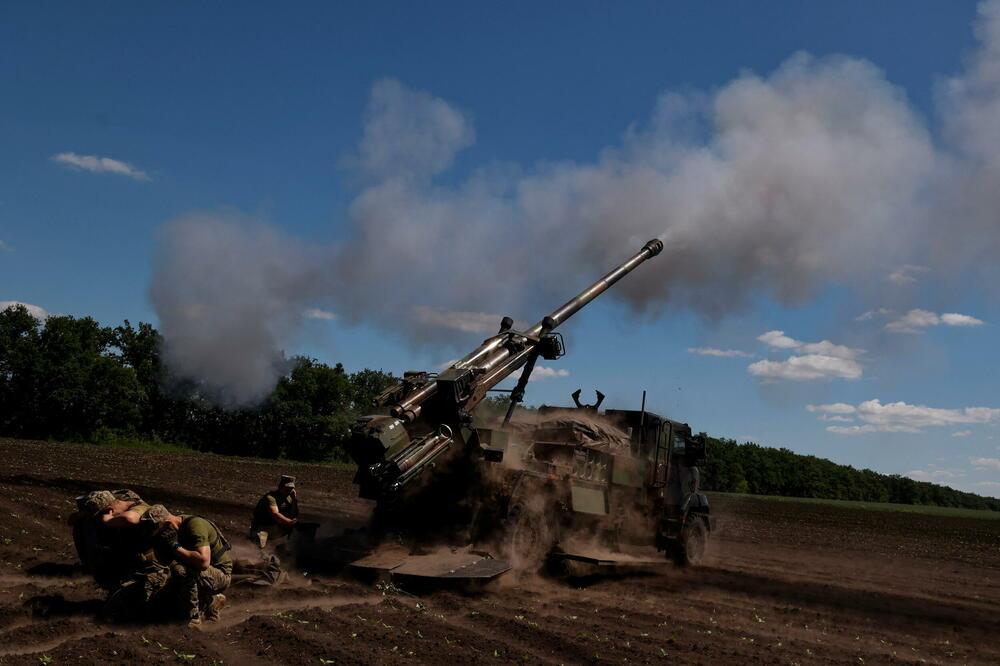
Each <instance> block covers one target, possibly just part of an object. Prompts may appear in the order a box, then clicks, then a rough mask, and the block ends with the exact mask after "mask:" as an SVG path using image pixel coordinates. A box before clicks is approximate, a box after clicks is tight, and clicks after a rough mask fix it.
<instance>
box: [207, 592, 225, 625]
mask: <svg viewBox="0 0 1000 666" xmlns="http://www.w3.org/2000/svg"><path fill="white" fill-rule="evenodd" d="M225 605H226V595H224V594H216V595H214V596H213V597H212V601H211V602H210V603H209V604H208V608H207V609H205V619H206V620H208V621H209V622H218V621H219V614H220V611H221V610H222V609H223V607H224V606H225Z"/></svg>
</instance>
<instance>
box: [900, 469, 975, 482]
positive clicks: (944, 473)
mask: <svg viewBox="0 0 1000 666" xmlns="http://www.w3.org/2000/svg"><path fill="white" fill-rule="evenodd" d="M904 476H908V477H910V478H911V479H913V480H914V481H936V480H938V479H960V478H962V477H963V476H965V472H963V471H962V470H960V469H940V468H935V467H931V468H930V469H912V470H910V471H909V472H906V473H905V475H904Z"/></svg>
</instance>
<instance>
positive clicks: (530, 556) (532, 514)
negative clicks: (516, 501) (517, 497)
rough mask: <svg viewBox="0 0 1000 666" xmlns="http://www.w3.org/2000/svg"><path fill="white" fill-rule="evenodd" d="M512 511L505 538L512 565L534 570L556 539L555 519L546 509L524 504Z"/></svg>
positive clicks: (542, 562) (540, 564)
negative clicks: (532, 507)
mask: <svg viewBox="0 0 1000 666" xmlns="http://www.w3.org/2000/svg"><path fill="white" fill-rule="evenodd" d="M511 513H512V515H511V516H510V518H509V519H508V521H509V522H508V527H507V530H506V534H505V539H504V541H505V548H504V550H505V551H506V554H507V557H508V558H509V559H510V561H511V564H513V565H514V566H515V568H518V569H524V570H529V571H534V570H537V569H538V568H540V567H541V566H542V565H543V564H544V563H545V560H546V558H547V556H548V554H549V552H551V550H552V548H553V547H554V546H555V544H556V542H557V540H558V539H557V535H556V529H555V523H554V521H553V520H551V519H550V518H549V516H548V514H547V513H546V512H544V511H542V512H538V511H533V510H531V509H530V508H528V507H526V506H523V505H521V506H516V507H514V509H513V510H512V512H511Z"/></svg>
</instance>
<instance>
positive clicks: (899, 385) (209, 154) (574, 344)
mask: <svg viewBox="0 0 1000 666" xmlns="http://www.w3.org/2000/svg"><path fill="white" fill-rule="evenodd" d="M975 15H976V5H975V3H973V2H963V1H957V0H956V1H949V2H944V1H941V0H935V1H920V0H908V1H906V2H903V1H888V0H886V1H883V2H877V3H873V2H869V1H841V2H760V1H754V2H750V1H747V2H712V3H706V2H676V3H663V2H655V3H654V2H632V3H607V2H581V3H555V2H542V3H539V2H530V3H529V2H513V3H489V4H487V3H467V2H463V3H445V2H438V3H431V4H428V3H406V2H399V3H382V2H371V3H296V4H294V5H284V6H279V5H277V4H274V3H210V4H207V5H206V4H205V3H188V2H182V3H169V4H160V5H155V6H154V5H149V4H141V3H139V4H136V3H110V2H97V3H75V2H61V3H51V2H7V3H3V4H2V5H0V243H2V244H3V245H2V246H0V301H5V300H17V301H22V302H26V303H31V304H34V305H37V306H39V307H41V308H44V309H45V310H47V311H49V312H53V313H61V314H73V315H87V314H89V315H93V316H95V317H96V318H98V319H99V320H101V321H104V322H107V323H115V322H119V321H120V320H122V319H126V318H127V319H130V320H132V321H136V320H146V321H153V322H156V315H155V313H154V311H153V309H152V307H151V305H150V303H149V299H148V297H147V290H148V287H149V283H150V279H151V261H152V256H153V252H154V248H155V244H156V238H157V233H158V229H160V228H161V227H162V225H164V223H166V222H167V221H168V220H171V219H172V218H175V217H177V216H178V215H182V214H185V213H188V212H192V211H204V210H219V209H225V208H233V209H237V210H240V211H243V212H245V213H249V214H252V215H256V216H260V217H263V218H266V219H267V220H269V221H270V222H271V223H272V224H274V225H276V226H278V227H280V228H281V229H282V230H284V231H285V232H286V233H288V234H289V235H291V236H293V237H296V238H300V239H305V240H306V241H307V242H310V243H316V244H329V243H335V242H337V241H339V240H341V239H343V238H344V237H345V235H346V234H347V233H348V227H347V223H346V219H347V216H348V207H349V205H350V203H351V202H352V201H353V200H354V198H355V197H356V196H357V193H358V184H357V183H356V182H353V181H354V178H353V176H352V175H351V174H350V173H349V172H347V171H345V169H344V168H343V159H344V156H345V155H348V154H350V153H352V151H354V150H355V149H356V147H357V145H358V141H359V138H360V136H361V131H362V117H363V113H364V110H365V108H366V105H367V103H368V100H369V95H370V93H371V90H372V86H373V84H374V83H375V82H376V81H379V80H382V79H385V78H393V79H396V80H398V81H400V82H401V83H402V84H403V85H405V86H407V87H408V88H411V89H415V90H420V91H427V92H428V93H430V94H431V95H434V96H436V97H439V98H441V99H443V100H447V102H448V103H449V104H452V105H454V107H456V108H458V109H461V110H462V111H463V112H465V113H467V114H468V116H469V117H470V118H471V119H472V121H473V122H474V126H475V134H476V141H475V143H474V145H472V146H471V148H469V149H468V150H466V151H464V152H462V153H460V154H459V156H458V158H457V162H456V164H455V167H454V169H453V170H452V171H450V172H449V174H448V175H447V176H446V179H454V180H456V181H457V180H461V179H462V178H464V176H465V175H467V174H468V173H470V172H471V171H472V170H473V169H476V168H480V167H484V166H487V165H490V164H497V163H501V164H515V165H520V166H521V167H522V168H525V169H530V168H532V166H533V165H535V164H538V163H540V162H551V161H562V160H571V161H578V162H589V161H593V160H595V159H596V158H597V157H598V155H599V154H600V152H601V151H602V150H603V149H604V148H605V147H607V146H609V145H616V144H618V143H619V142H620V140H621V137H622V135H623V133H624V132H626V130H627V129H628V128H629V127H630V126H631V125H633V124H635V123H642V122H645V121H646V120H647V119H648V118H649V116H650V114H651V112H652V109H653V108H654V106H655V104H656V100H657V98H658V96H659V95H660V94H661V93H663V92H665V91H680V92H687V93H690V92H691V91H704V92H706V93H711V91H713V90H717V89H719V88H720V87H723V86H725V85H726V84H727V83H728V82H730V81H732V80H733V79H734V78H735V77H738V76H739V75H740V74H741V73H742V72H745V71H752V72H756V73H758V74H760V75H762V76H768V75H769V74H770V73H771V72H773V71H774V70H775V69H776V68H777V67H778V66H779V65H780V64H781V63H782V62H784V61H785V60H786V59H788V58H789V57H790V56H791V55H792V54H794V53H795V52H797V51H806V52H808V53H810V54H813V55H815V56H825V55H829V54H841V53H842V54H847V55H850V56H854V57H857V58H862V59H865V60H868V61H870V62H872V63H874V64H875V65H876V66H877V67H878V68H880V69H881V70H883V71H884V73H885V77H886V78H887V79H888V80H889V81H890V82H891V83H893V84H895V85H897V86H900V87H901V88H902V89H903V90H905V94H906V96H907V98H908V100H909V102H908V103H909V104H910V105H911V106H912V108H913V109H914V111H915V113H917V114H918V115H919V116H920V117H921V118H922V122H925V123H926V125H927V127H928V128H929V130H930V132H931V133H932V135H935V136H936V135H937V134H939V133H940V127H939V123H938V122H937V121H936V120H935V116H936V111H935V86H936V85H937V84H938V83H939V82H940V81H941V80H942V79H943V78H944V77H947V76H951V75H953V74H955V73H957V72H959V71H961V69H962V67H963V63H964V62H965V60H964V58H965V57H967V56H968V54H969V53H970V52H971V51H973V49H974V48H975V47H976V42H975V38H974V34H973V30H972V24H973V21H974V19H975ZM67 153H70V154H72V155H73V156H75V157H72V158H66V159H62V160H61V161H59V160H54V159H53V157H54V156H57V155H63V154H67ZM83 156H97V157H105V158H111V159H113V160H117V161H118V162H120V163H122V164H123V165H125V166H115V165H112V164H111V163H107V162H105V163H102V164H101V165H98V166H96V167H95V166H94V165H93V164H91V163H87V162H77V163H74V162H72V160H73V159H77V160H79V159H82V157H83ZM116 164H117V163H116ZM128 168H131V169H134V170H133V171H131V172H129V173H120V172H116V169H117V170H118V171H121V170H122V169H128ZM143 174H144V177H143ZM524 252H525V253H530V254H532V255H538V254H539V253H540V252H541V249H540V248H534V247H525V248H524ZM482 261H483V262H484V263H485V264H487V265H488V263H489V261H490V257H488V256H485V257H483V258H482ZM604 268H606V267H605V266H601V267H596V266H595V267H594V273H595V275H596V274H598V273H599V272H600V271H601V270H602V269H604ZM496 269H497V270H502V267H496ZM922 271H923V269H922V268H918V269H915V271H914V272H913V274H912V276H909V277H912V278H913V279H917V280H922V279H925V274H924V273H923V272H922ZM906 277H907V276H904V281H906V280H905V278H906ZM459 279H460V278H459ZM582 286H583V285H581V287H582ZM970 287H971V288H970V289H968V290H967V291H966V296H965V297H964V298H963V299H961V301H959V302H956V301H954V300H953V301H949V302H941V301H940V300H928V301H927V302H921V300H920V295H919V293H917V294H915V295H914V296H913V297H912V299H911V300H909V301H907V302H906V303H905V306H903V308H904V310H905V309H909V308H920V309H925V310H928V311H932V312H935V313H946V312H950V313H961V314H964V315H967V316H969V317H974V318H976V319H977V320H980V321H982V322H984V323H982V324H980V325H975V326H958V325H946V324H944V323H942V320H940V319H939V322H938V323H937V324H936V325H920V326H917V328H916V329H915V330H917V331H918V332H916V333H905V334H897V335H889V334H885V335H882V336H881V337H877V338H875V337H873V336H872V335H870V331H871V329H872V326H875V327H876V328H879V327H881V326H882V325H883V324H885V323H886V322H889V321H893V320H894V319H893V317H895V316H896V315H876V317H884V318H885V321H882V320H877V319H876V320H874V321H875V323H874V324H873V323H872V322H873V320H869V321H867V322H857V321H855V318H856V317H857V316H858V315H860V314H861V313H862V312H863V311H864V310H865V309H868V308H869V306H870V305H871V304H870V303H868V302H862V300H861V299H859V298H858V297H857V295H856V294H854V293H853V292H852V291H851V290H849V289H847V288H844V287H842V286H838V285H834V284H831V285H829V286H827V287H826V288H824V289H822V290H821V292H820V293H819V295H818V296H817V297H816V298H813V299H811V300H809V301H808V302H807V303H805V304H804V305H799V306H796V307H787V306H782V305H779V304H777V303H776V302H775V301H774V300H772V299H771V298H770V297H768V296H767V295H766V294H760V295H758V296H756V297H754V299H753V300H752V302H751V303H750V305H749V306H748V307H746V308H743V309H741V310H739V311H738V312H736V313H735V314H730V315H728V316H725V317H723V318H722V319H721V320H719V321H706V320H705V319H703V318H701V317H700V316H698V315H696V314H694V313H691V312H687V311H684V310H683V309H673V310H670V312H669V314H668V315H667V316H664V317H659V318H649V319H641V320H636V319H634V318H632V317H629V316H627V315H626V313H625V312H624V310H623V309H622V308H621V306H619V305H618V304H616V303H614V302H607V303H601V304H598V305H597V306H595V307H593V308H591V309H589V310H587V311H586V312H585V313H584V314H583V315H582V316H581V317H580V318H579V321H576V322H574V324H573V325H572V326H571V327H569V328H567V330H566V331H565V333H566V335H567V340H568V344H569V349H570V354H569V355H568V356H567V357H566V358H564V359H563V360H562V361H560V363H561V366H560V367H563V368H565V369H567V370H568V371H569V373H570V374H569V376H568V377H553V378H549V379H544V380H543V381H539V382H537V383H535V384H533V385H532V387H530V389H529V393H528V400H529V402H534V403H539V402H546V401H547V402H566V401H568V399H569V393H570V392H571V391H572V390H573V389H575V388H576V387H578V386H579V387H582V388H583V389H584V390H585V392H589V391H590V390H591V389H592V388H595V387H596V388H600V389H601V390H602V391H604V392H605V393H607V394H608V395H609V402H610V403H612V404H613V405H614V406H620V407H627V406H636V407H637V406H638V401H639V397H640V393H641V390H642V389H644V388H645V389H647V390H648V391H649V404H650V407H651V408H652V409H654V410H656V411H660V412H663V413H665V414H667V415H669V416H672V417H674V418H679V419H682V420H685V421H688V422H689V423H690V424H691V425H692V426H693V427H694V428H695V429H696V430H705V431H708V432H710V433H713V434H716V435H723V436H732V437H737V438H740V439H748V438H749V439H753V440H755V441H759V442H761V443H764V444H769V445H773V446H785V447H788V448H791V449H793V450H795V451H798V452H803V453H813V454H817V455H821V456H825V457H828V458H831V459H833V460H835V461H838V462H843V463H849V464H852V465H855V466H859V467H862V466H865V467H871V468H873V469H876V470H879V471H882V472H890V473H911V474H912V475H914V476H915V477H916V478H933V480H935V481H938V482H942V483H947V484H949V485H953V486H955V487H959V488H963V489H968V490H972V491H975V492H980V493H984V494H994V495H996V494H1000V437H998V433H1000V430H998V429H997V428H996V424H997V423H998V422H1000V415H998V416H996V417H994V416H993V415H991V413H987V414H986V415H985V416H984V415H982V414H980V413H978V412H976V413H970V412H966V411H964V410H965V408H967V407H987V408H997V407H1000V391H998V388H1000V379H998V377H997V373H996V372H995V370H994V369H995V368H996V367H998V361H1000V352H998V351H997V349H996V344H995V342H996V339H997V336H996V328H995V325H996V322H1000V307H998V304H997V302H996V300H995V298H990V297H988V295H986V294H984V293H980V292H979V291H977V289H976V288H975V285H970ZM568 295H569V294H567V296H568ZM928 298H930V297H928ZM552 305H553V306H555V305H557V303H553V304H552ZM887 305H888V304H887ZM482 310H483V311H486V312H491V311H493V310H492V309H491V307H490V305H489V304H483V306H482ZM538 314H539V315H540V314H542V313H538ZM866 327H867V328H866ZM773 330H781V331H784V332H785V333H786V335H787V336H790V337H791V338H794V339H795V340H796V341H798V342H799V344H798V346H797V347H789V346H787V345H786V346H785V347H784V348H782V347H780V346H778V347H776V346H774V345H768V344H766V343H765V342H762V341H759V340H758V336H760V335H762V334H764V333H765V332H767V331H773ZM866 331H867V332H866ZM822 340H831V341H832V342H833V343H836V344H840V345H847V346H851V347H855V346H858V347H863V348H864V349H865V353H864V355H863V357H862V360H861V361H860V362H861V364H862V365H863V375H862V376H860V377H854V378H851V377H833V378H830V377H823V378H820V379H818V380H815V381H813V380H789V379H787V378H786V379H775V378H773V377H772V378H770V379H768V378H762V377H761V376H760V375H759V374H758V375H754V374H752V373H751V372H749V371H748V365H750V364H752V363H756V362H758V361H764V360H770V361H773V362H781V361H782V360H784V359H785V358H786V357H788V356H789V354H793V353H797V354H799V355H805V354H807V353H809V351H810V350H808V349H806V348H805V346H807V345H808V343H811V342H819V341H822ZM466 341H467V339H466V338H463V344H464V343H465V342H466ZM873 341H874V342H873ZM779 344H780V343H779ZM789 344H790V343H789ZM699 347H706V348H707V347H711V348H715V349H720V350H737V351H740V352H744V353H745V354H749V355H752V356H730V357H720V356H707V355H702V354H698V353H693V352H691V351H689V349H691V348H699ZM782 350H784V351H782ZM789 350H791V351H789ZM289 351H290V352H299V353H307V354H310V355H314V356H316V357H318V358H320V359H321V360H324V361H328V362H336V361H341V362H343V363H344V364H345V365H346V366H347V367H348V368H351V369H356V368H361V367H365V366H371V367H382V368H385V369H388V370H392V371H396V372H399V371H402V370H404V369H407V368H410V367H414V368H420V367H428V366H435V365H437V364H438V363H440V362H441V361H444V360H447V359H449V358H454V356H455V353H456V349H455V348H454V347H447V346H445V347H441V348H435V347H426V346H425V347H422V348H420V349H413V348H411V347H409V346H407V345H406V344H405V343H404V342H402V336H401V335H400V332H399V331H393V330H387V329H386V328H384V327H383V328H380V327H379V326H378V325H377V324H376V323H375V322H367V323H362V324H360V325H354V326H349V325H346V324H343V323H341V321H340V320H338V321H332V322H328V321H321V320H320V321H310V322H309V324H308V326H307V329H306V330H305V331H304V332H303V334H302V335H301V336H299V338H297V341H296V342H295V344H294V347H293V348H292V349H290V350H289ZM838 358H839V357H838ZM870 400H878V401H879V406H882V407H884V406H885V405H887V404H889V403H896V402H904V403H906V406H905V407H904V408H900V409H899V410H896V411H895V412H893V413H891V414H888V415H887V414H884V413H883V412H881V411H879V406H876V407H875V408H874V409H873V408H872V405H871V404H870V403H869V406H868V409H867V411H865V410H861V409H860V407H859V406H860V405H862V404H863V403H864V402H865V401H870ZM832 403H844V404H845V405H850V406H852V407H853V408H854V411H853V412H848V411H845V409H846V408H843V407H841V408H840V409H839V411H838V409H837V408H833V409H832V410H831V409H827V411H822V410H821V411H812V412H810V411H808V410H807V405H829V404H832ZM924 407H930V408H935V409H940V410H948V411H946V412H933V411H932V412H924V411H921V409H922V408H924ZM911 408H917V409H915V411H914V409H911ZM901 411H902V412H906V413H900V412H901ZM862 414H864V418H863V417H862ZM970 414H972V415H971V416H970ZM998 414H1000V413H998ZM819 416H824V417H826V418H830V417H839V418H842V419H849V420H843V421H829V420H827V421H820V420H818V417H819ZM921 419H924V420H923V421H921ZM887 424H888V427H885V426H886V425H887ZM853 425H858V426H859V427H860V426H864V425H868V426H872V427H870V428H868V430H871V432H863V433H862V434H858V435H854V436H848V435H844V434H838V433H837V432H832V431H828V430H827V429H826V428H827V427H845V428H847V427H851V426H853ZM894 426H902V427H903V428H904V429H905V430H917V431H918V432H909V431H903V432H898V431H897V432H893V431H891V430H892V428H893V427H894ZM956 433H957V436H955V435H956ZM991 460H992V461H995V464H994V463H991V462H989V461H991ZM974 461H978V462H974ZM918 472H919V473H918Z"/></svg>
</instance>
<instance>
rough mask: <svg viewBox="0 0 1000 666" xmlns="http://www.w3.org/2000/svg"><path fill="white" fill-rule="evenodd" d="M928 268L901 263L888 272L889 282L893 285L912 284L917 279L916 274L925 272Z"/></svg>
mask: <svg viewBox="0 0 1000 666" xmlns="http://www.w3.org/2000/svg"><path fill="white" fill-rule="evenodd" d="M929 270H930V269H929V268H927V267H926V266H915V265H913V264H903V265H902V266H900V267H899V268H897V269H896V270H894V271H893V272H891V273H889V277H888V280H889V282H891V283H893V284H895V285H904V284H913V283H914V282H916V281H917V277H916V276H917V275H918V274H920V273H926V272H927V271H929Z"/></svg>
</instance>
